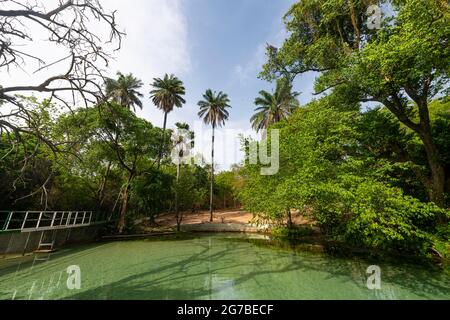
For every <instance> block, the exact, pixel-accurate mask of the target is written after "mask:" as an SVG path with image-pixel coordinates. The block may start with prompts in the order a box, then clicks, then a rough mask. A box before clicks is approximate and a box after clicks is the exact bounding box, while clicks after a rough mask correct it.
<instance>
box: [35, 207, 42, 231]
mask: <svg viewBox="0 0 450 320" xmlns="http://www.w3.org/2000/svg"><path fill="white" fill-rule="evenodd" d="M42 214H43V212H42V211H41V212H40V213H39V218H38V223H37V225H36V229H39V225H40V224H41V219H42Z"/></svg>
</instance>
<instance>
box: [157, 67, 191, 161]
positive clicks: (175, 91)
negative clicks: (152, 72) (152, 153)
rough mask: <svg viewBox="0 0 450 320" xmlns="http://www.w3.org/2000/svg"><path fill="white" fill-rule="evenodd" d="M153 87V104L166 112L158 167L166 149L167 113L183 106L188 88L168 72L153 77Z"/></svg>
mask: <svg viewBox="0 0 450 320" xmlns="http://www.w3.org/2000/svg"><path fill="white" fill-rule="evenodd" d="M152 87H153V88H154V89H153V90H152V91H150V98H151V99H152V101H153V104H154V105H155V106H157V107H158V108H159V109H161V110H162V111H163V112H164V125H163V134H162V140H161V145H160V147H159V153H158V169H159V167H160V165H161V158H162V151H163V149H164V141H165V133H166V126H167V115H168V114H169V113H170V112H172V110H173V108H174V107H175V106H176V107H178V108H181V107H182V106H183V104H184V103H186V101H185V100H184V99H183V96H184V95H185V94H186V90H185V88H184V86H183V82H182V81H181V80H180V79H178V78H177V77H175V76H174V75H173V74H171V75H170V76H169V75H168V74H166V75H165V76H164V78H163V79H160V78H155V79H153V84H152Z"/></svg>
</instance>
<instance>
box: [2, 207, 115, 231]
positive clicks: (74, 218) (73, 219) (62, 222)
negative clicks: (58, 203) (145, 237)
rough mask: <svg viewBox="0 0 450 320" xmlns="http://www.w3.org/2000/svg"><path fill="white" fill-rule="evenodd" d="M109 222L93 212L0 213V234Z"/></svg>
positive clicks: (103, 215)
mask: <svg viewBox="0 0 450 320" xmlns="http://www.w3.org/2000/svg"><path fill="white" fill-rule="evenodd" d="M109 221H110V220H109V219H108V218H107V217H106V214H104V213H94V212H93V211H0V233H3V232H36V231H49V230H63V229H73V228H81V227H89V226H93V225H97V224H104V223H107V222H109Z"/></svg>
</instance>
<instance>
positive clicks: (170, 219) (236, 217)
mask: <svg viewBox="0 0 450 320" xmlns="http://www.w3.org/2000/svg"><path fill="white" fill-rule="evenodd" d="M252 219H253V214H251V213H249V212H247V211H242V210H219V211H214V222H213V223H236V224H249V223H251V220H252ZM156 222H157V223H158V224H159V225H160V226H165V227H173V226H176V225H177V222H176V219H175V215H174V214H166V215H162V216H159V217H158V218H157V219H156ZM293 222H294V224H297V225H303V224H307V223H308V221H307V220H306V219H304V218H303V217H302V216H296V215H294V216H293ZM200 223H209V211H199V212H197V213H186V214H184V215H183V222H182V224H183V225H186V224H200Z"/></svg>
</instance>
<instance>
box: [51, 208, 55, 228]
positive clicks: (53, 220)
mask: <svg viewBox="0 0 450 320" xmlns="http://www.w3.org/2000/svg"><path fill="white" fill-rule="evenodd" d="M55 219H56V211H55V212H53V219H52V223H51V224H50V228H53V224H54V223H55Z"/></svg>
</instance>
